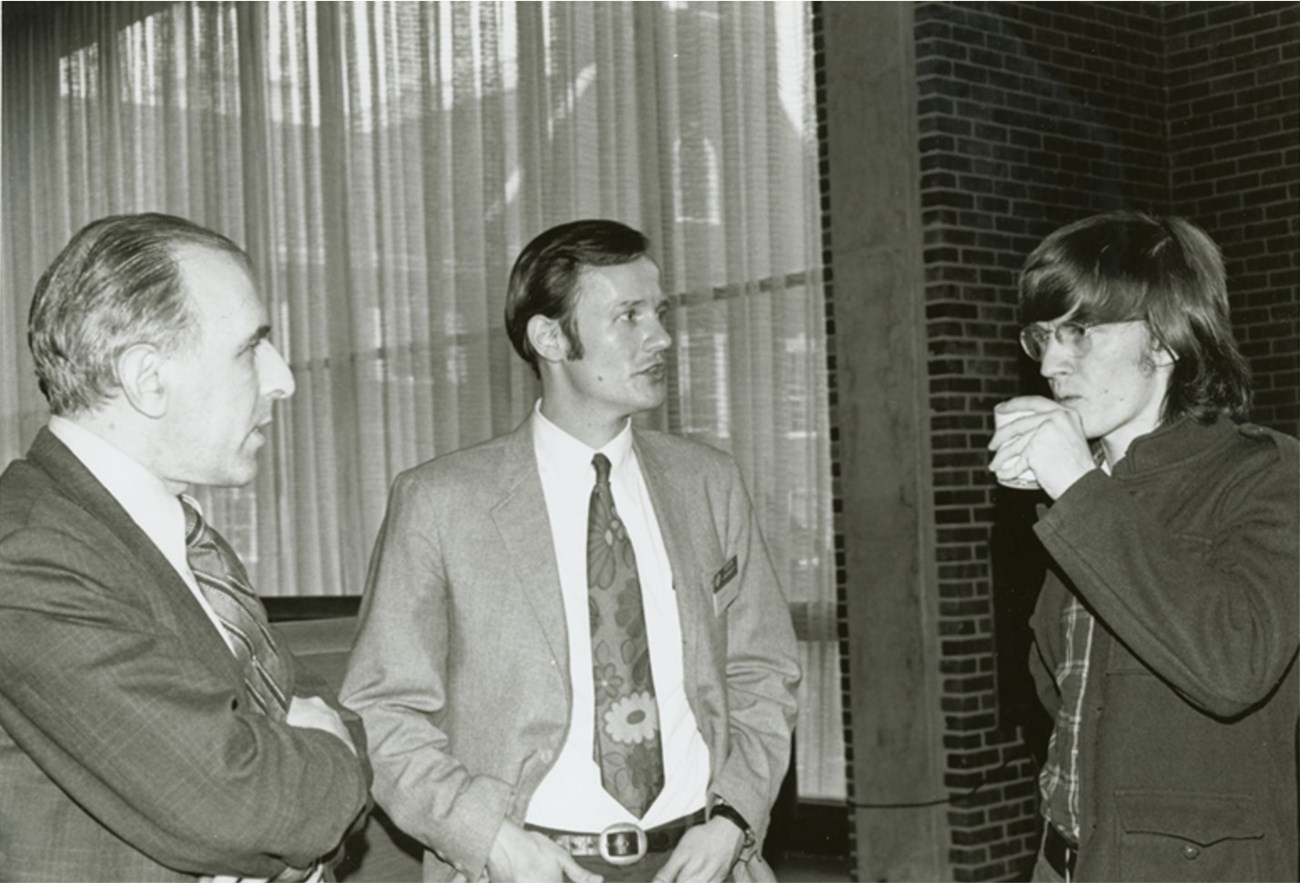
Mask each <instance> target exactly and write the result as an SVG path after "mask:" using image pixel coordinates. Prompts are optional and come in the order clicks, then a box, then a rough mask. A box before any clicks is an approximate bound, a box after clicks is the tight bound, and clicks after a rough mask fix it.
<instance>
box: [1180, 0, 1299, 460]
mask: <svg viewBox="0 0 1300 883" xmlns="http://www.w3.org/2000/svg"><path fill="white" fill-rule="evenodd" d="M1165 35H1166V37H1165V52H1166V54H1165V58H1166V65H1167V67H1166V76H1167V83H1168V89H1169V101H1168V107H1167V114H1168V117H1167V118H1168V124H1169V132H1170V137H1169V151H1168V153H1169V160H1170V167H1171V191H1172V192H1171V202H1172V204H1173V210H1174V211H1175V212H1176V213H1178V214H1182V215H1185V216H1186V217H1188V218H1190V219H1192V220H1193V221H1195V222H1196V223H1197V224H1199V225H1201V226H1202V227H1204V228H1205V229H1206V230H1207V231H1208V232H1209V233H1210V235H1211V236H1213V237H1214V238H1215V240H1216V241H1217V242H1218V243H1219V245H1220V247H1222V249H1223V254H1224V259H1225V264H1226V267H1227V271H1228V290H1229V292H1230V295H1231V300H1232V319H1233V328H1234V331H1235V333H1236V335H1237V339H1238V341H1240V343H1241V346H1242V351H1243V353H1244V354H1245V356H1246V358H1247V359H1248V360H1249V361H1250V365H1251V372H1252V375H1253V377H1254V381H1255V409H1254V412H1253V417H1254V419H1255V421H1256V422H1258V423H1263V424H1265V425H1267V426H1272V427H1275V428H1277V429H1281V430H1283V431H1284V432H1289V433H1292V434H1300V4H1297V3H1186V2H1178V3H1170V4H1168V5H1167V6H1166V8H1165Z"/></svg>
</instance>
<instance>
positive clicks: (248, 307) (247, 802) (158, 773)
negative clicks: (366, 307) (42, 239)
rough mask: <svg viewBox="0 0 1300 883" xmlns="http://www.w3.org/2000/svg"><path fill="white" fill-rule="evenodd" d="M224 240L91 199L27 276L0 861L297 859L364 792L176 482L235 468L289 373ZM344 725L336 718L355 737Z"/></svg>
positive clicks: (0, 870)
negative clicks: (83, 215) (50, 256)
mask: <svg viewBox="0 0 1300 883" xmlns="http://www.w3.org/2000/svg"><path fill="white" fill-rule="evenodd" d="M269 333H270V328H269V325H268V323H267V314H266V309H265V307H264V306H263V304H262V302H261V300H260V299H259V297H258V295H257V291H256V289H255V287H254V284H253V280H252V278H251V275H250V268H249V264H248V258H247V256H246V255H245V254H244V253H243V252H242V251H241V250H240V249H239V248H238V247H237V246H236V245H234V243H232V242H230V240H228V239H226V238H225V237H223V236H220V235H219V234H216V233H213V232H211V231H209V230H206V229H203V228H201V227H198V226H196V225H194V224H192V223H190V222H188V221H185V220H182V219H180V218H174V217H168V216H165V215H133V216H116V217H110V218H105V219H102V220H100V221H97V222H95V223H93V224H90V225H89V226H87V227H86V228H84V229H83V230H82V231H80V232H79V233H78V234H77V235H76V236H75V237H73V239H72V241H71V242H70V243H69V244H68V245H67V247H66V248H64V250H63V251H62V253H60V255H59V256H58V258H56V259H55V261H54V263H53V264H52V265H51V267H50V268H49V270H47V271H46V273H45V275H44V276H43V277H42V278H41V280H40V282H39V284H38V285H37V288H36V295H35V298H34V300H33V302H32V307H31V315H30V319H29V340H30V343H31V347H32V354H33V357H34V361H35V365H36V373H37V376H38V378H39V380H40V386H41V390H42V392H43V393H44V394H45V396H46V398H47V399H48V400H49V403H50V410H51V413H52V416H51V418H50V421H49V425H48V426H47V427H46V428H44V429H42V430H41V431H40V433H39V434H38V435H37V438H36V440H35V442H34V443H33V445H32V447H31V450H30V451H29V452H28V455H27V457H26V459H23V460H18V461H15V462H14V463H12V464H10V466H9V467H8V468H7V469H6V470H5V472H4V474H3V476H0V877H3V878H4V879H12V880H61V881H67V880H133V881H139V880H187V879H195V878H211V877H261V878H268V877H278V878H279V879H285V880H300V879H307V878H319V877H320V876H321V875H322V873H323V865H322V857H324V856H327V855H328V854H330V853H331V852H332V851H333V850H334V849H335V848H336V847H337V845H338V844H339V842H340V840H341V839H342V837H343V835H344V834H345V832H346V831H347V829H348V827H349V826H350V825H351V824H352V822H353V821H354V820H355V819H356V818H357V817H358V815H359V814H360V813H361V812H362V811H363V810H364V807H365V803H366V789H367V775H366V770H365V769H364V767H363V765H362V763H361V761H359V760H358V758H357V756H356V746H357V745H358V744H360V743H359V742H357V741H355V739H354V737H353V734H351V733H349V730H348V728H347V727H346V726H345V725H344V723H343V720H342V719H341V717H340V715H339V714H338V712H337V711H336V710H335V709H334V708H332V707H330V705H329V704H327V703H326V702H325V701H324V700H323V699H322V698H320V697H319V696H309V695H306V693H305V691H304V690H302V689H301V688H300V687H296V686H295V677H294V666H293V660H292V658H291V657H290V656H289V653H288V651H287V649H286V648H284V647H283V646H282V645H281V643H280V642H279V641H277V639H276V637H275V635H274V634H273V633H272V632H270V631H269V629H268V627H267V625H266V617H265V611H264V610H263V609H262V607H261V604H260V602H259V601H258V600H257V598H256V596H255V595H253V594H252V592H251V587H250V586H249V584H248V579H247V574H246V573H245V572H244V570H243V567H242V565H241V564H240V563H239V561H238V559H237V558H236V557H235V556H234V553H233V552H231V551H230V549H229V547H228V546H227V545H226V544H225V542H224V541H223V540H221V538H220V537H219V535H217V534H215V532H213V531H211V529H210V528H208V527H206V525H205V524H204V522H203V520H202V516H201V513H199V512H198V510H197V506H196V505H195V504H194V503H193V501H191V500H189V499H188V498H182V497H180V496H179V495H180V494H181V492H182V491H184V490H185V489H186V488H187V487H188V486H189V485H191V484H205V485H242V484H245V483H247V482H249V481H250V480H252V478H253V477H254V475H255V474H256V470H257V460H256V455H257V451H258V449H259V448H260V447H261V446H262V444H263V443H264V441H265V438H264V436H263V430H264V428H265V427H266V425H267V423H269V421H270V419H271V406H272V403H273V402H274V401H275V400H277V399H281V398H285V397H287V396H289V395H292V393H293V389H294V383H293V376H292V374H291V373H290V371H289V367H288V365H287V364H286V363H285V361H284V360H283V359H282V358H281V356H280V354H279V353H278V352H277V351H276V349H275V347H274V346H273V345H272V344H271V342H270V340H269V336H268V335H269ZM357 736H358V737H359V733H358V734H357Z"/></svg>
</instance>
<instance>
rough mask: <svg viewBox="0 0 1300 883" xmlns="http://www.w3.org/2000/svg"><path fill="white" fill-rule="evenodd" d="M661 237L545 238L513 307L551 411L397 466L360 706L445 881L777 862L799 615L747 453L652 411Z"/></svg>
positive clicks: (388, 784) (716, 873) (662, 377)
mask: <svg viewBox="0 0 1300 883" xmlns="http://www.w3.org/2000/svg"><path fill="white" fill-rule="evenodd" d="M647 247H648V243H647V240H646V238H645V237H644V236H643V235H642V234H641V233H639V232H637V231H635V230H632V229H630V228H628V227H626V226H624V225H622V224H618V223H615V222H612V221H577V222H573V223H570V224H565V225H562V226H560V227H556V228H553V229H551V230H548V231H546V232H545V233H543V234H541V235H540V236H538V237H537V238H536V239H534V240H533V241H532V242H531V243H530V244H529V245H528V246H527V247H526V248H525V249H524V251H523V252H522V253H521V255H520V257H519V259H518V261H517V262H516V264H515V267H514V270H513V272H512V274H511V279H510V286H509V291H508V294H507V306H506V325H507V330H508V332H509V334H510V337H511V340H512V342H513V344H514V346H515V348H516V350H517V351H518V352H519V353H520V354H521V356H523V358H524V359H525V360H527V361H528V362H529V363H530V365H531V366H532V367H533V369H534V370H535V371H537V372H538V374H539V376H540V378H541V382H542V397H541V399H540V401H539V402H538V404H537V407H536V408H535V409H534V411H533V413H532V414H531V415H530V416H529V417H528V418H527V419H526V420H525V421H524V422H523V424H522V425H520V426H519V427H518V428H517V429H516V430H515V431H514V432H512V433H510V434H508V435H505V436H502V437H500V438H496V439H493V440H491V441H489V442H486V443H484V444H481V445H478V446H476V447H472V448H469V449H466V450H463V451H459V452H456V453H453V454H449V455H447V456H445V457H440V458H438V459H435V460H433V461H431V462H429V463H426V464H424V465H422V466H419V467H416V468H415V469H412V470H410V471H408V472H406V473H404V474H403V475H401V476H399V477H398V479H397V481H396V482H395V484H394V487H393V491H392V496H391V499H390V503H389V509H388V515H387V518H386V520H385V523H384V527H383V529H382V532H381V535H380V538H379V541H378V544H377V546H376V548H375V552H374V556H373V558H372V561H371V568H370V576H369V582H368V585H367V589H366V595H365V598H364V600H363V603H362V609H361V617H360V624H359V631H358V634H357V637H356V642H355V645H354V647H353V651H352V656H351V659H350V663H349V669H348V673H347V676H346V678H345V681H344V686H343V694H342V700H343V702H344V704H345V705H347V706H349V707H350V708H352V709H354V710H355V711H356V712H357V713H358V714H359V715H360V716H361V718H362V720H363V721H364V723H365V727H366V734H367V738H368V740H369V743H370V751H371V760H372V763H373V765H374V768H375V783H374V795H375V798H376V800H377V801H378V802H379V804H380V805H381V806H383V807H384V808H385V809H386V810H387V811H388V813H389V815H390V816H391V817H392V818H393V819H394V820H395V821H396V822H397V824H398V825H399V826H400V827H402V828H403V829H405V830H406V831H407V832H408V833H409V834H411V835H412V836H414V837H415V838H416V839H418V840H419V841H421V842H422V843H423V844H424V846H425V849H426V852H425V855H424V875H425V879H428V880H452V879H457V880H471V881H473V880H479V879H482V878H483V876H484V875H486V876H487V877H488V878H490V879H491V880H493V881H504V880H528V881H543V880H573V881H580V883H589V881H596V880H599V879H601V878H604V879H608V880H613V879H625V880H650V879H652V878H653V879H656V880H665V881H666V880H692V881H705V880H722V879H725V878H727V877H728V876H729V875H730V876H733V877H735V878H737V879H741V878H751V877H763V876H765V875H766V874H768V873H770V869H768V868H766V866H765V865H764V864H763V862H762V858H761V856H760V854H759V849H760V847H761V844H762V840H763V837H764V834H765V832H766V827H767V823H768V818H769V813H770V810H771V806H772V803H773V801H774V800H775V797H776V794H777V791H778V788H779V787H780V785H781V780H782V778H783V777H784V775H785V771H786V767H787V765H788V762H789V753H790V741H791V727H792V725H793V721H794V716H795V699H794V695H795V687H796V685H797V682H798V678H799V668H798V663H797V661H796V649H795V639H794V633H793V630H792V627H791V623H790V617H789V612H788V607H787V604H786V601H785V598H784V597H783V595H782V593H781V590H780V588H779V587H778V585H777V582H776V577H775V574H774V572H773V569H772V565H771V562H770V561H769V559H768V555H767V552H766V549H765V547H764V544H763V540H762V537H761V536H760V535H759V531H758V526H757V523H756V521H755V518H754V513H753V511H752V508H751V504H750V501H749V496H748V493H747V492H746V490H745V487H744V485H743V483H742V481H741V477H740V474H739V472H738V470H737V468H736V466H735V464H734V462H733V461H732V459H731V458H730V457H729V456H727V455H726V454H723V453H721V452H719V451H716V450H714V449H712V448H709V447H706V446H704V445H701V444H698V443H695V442H691V441H687V440H685V439H681V438H677V437H674V436H671V435H666V434H663V433H659V432H647V431H641V430H637V429H633V428H632V426H631V420H630V417H631V415H633V414H636V413H639V412H642V411H646V410H650V409H653V408H656V407H658V406H659V405H660V404H662V402H663V400H664V396H665V383H666V366H665V352H666V350H667V347H668V346H669V344H670V342H671V338H670V337H669V335H668V332H667V331H666V330H665V328H664V324H663V322H664V318H665V314H666V312H667V302H666V300H665V297H664V294H663V292H662V290H661V288H660V282H659V269H658V267H657V266H656V265H655V263H654V262H653V261H652V260H650V258H649V257H647V255H646V251H647ZM602 501H603V502H602ZM602 507H603V508H602ZM611 507H612V508H611ZM611 516H612V519H611ZM619 568H624V569H623V570H620V569H619ZM610 584H614V587H615V589H618V588H619V587H622V590H621V591H619V592H618V599H617V601H616V602H611V603H614V604H615V606H611V607H608V608H606V607H602V605H603V604H605V603H606V601H607V600H608V599H610V598H612V595H609V594H602V593H603V592H605V589H606V586H607V585H610ZM611 621H613V622H616V623H617V624H618V627H619V628H620V629H624V631H620V632H618V636H617V637H616V638H610V637H609V634H610V633H608V632H605V631H602V629H605V628H606V627H607V626H609V624H610V622H611ZM608 641H613V642H615V643H616V645H617V646H621V647H622V648H623V649H622V652H621V653H613V654H611V653H609V652H608V648H609V646H610V644H609V643H608ZM638 642H639V643H638ZM634 647H636V648H637V649H631V648H634ZM647 653H648V664H647V662H646V654H647ZM620 660H622V662H625V663H628V667H627V668H620V664H621V663H620ZM620 763H623V764H626V766H623V767H619V766H618V765H619V764H620ZM630 792H635V796H629V794H630Z"/></svg>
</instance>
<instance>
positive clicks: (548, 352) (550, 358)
mask: <svg viewBox="0 0 1300 883" xmlns="http://www.w3.org/2000/svg"><path fill="white" fill-rule="evenodd" d="M527 333H528V342H529V343H531V344H532V345H533V349H534V350H535V351H536V352H537V357H538V358H539V359H541V360H542V361H544V362H563V361H564V360H566V359H567V358H568V357H569V340H568V338H567V337H565V336H564V329H563V328H561V327H560V322H559V320H558V319H551V318H549V317H547V316H542V315H536V316H533V317H532V318H531V319H529V320H528V330H527Z"/></svg>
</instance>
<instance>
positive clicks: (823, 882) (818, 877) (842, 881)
mask: <svg viewBox="0 0 1300 883" xmlns="http://www.w3.org/2000/svg"><path fill="white" fill-rule="evenodd" d="M772 870H773V871H775V872H776V879H778V880H780V881H781V883H848V881H849V879H850V878H849V860H848V858H847V857H844V858H827V857H824V856H802V855H801V856H786V857H785V858H783V859H782V860H781V861H779V862H776V863H775V864H774V865H773V866H772Z"/></svg>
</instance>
